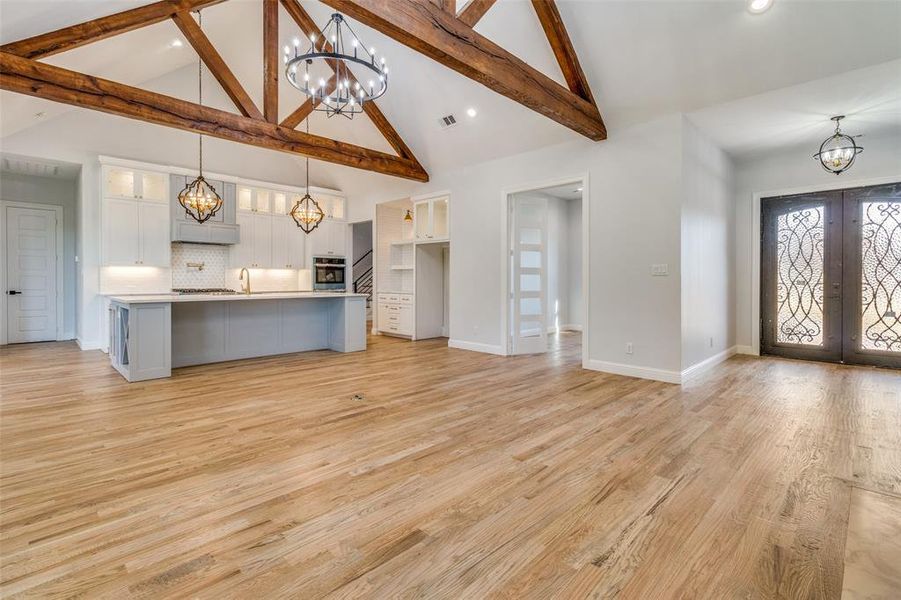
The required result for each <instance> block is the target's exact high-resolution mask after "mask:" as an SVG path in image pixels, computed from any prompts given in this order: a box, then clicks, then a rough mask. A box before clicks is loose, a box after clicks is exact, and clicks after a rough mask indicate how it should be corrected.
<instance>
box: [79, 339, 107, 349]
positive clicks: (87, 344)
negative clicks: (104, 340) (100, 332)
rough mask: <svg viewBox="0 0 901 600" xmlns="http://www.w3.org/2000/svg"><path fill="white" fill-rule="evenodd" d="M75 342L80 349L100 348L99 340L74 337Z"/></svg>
mask: <svg viewBox="0 0 901 600" xmlns="http://www.w3.org/2000/svg"><path fill="white" fill-rule="evenodd" d="M75 343H76V344H78V347H79V348H80V349H81V350H101V349H102V346H101V345H100V342H86V341H84V340H83V339H81V338H75Z"/></svg>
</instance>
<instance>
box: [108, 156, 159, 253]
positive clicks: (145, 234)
mask: <svg viewBox="0 0 901 600" xmlns="http://www.w3.org/2000/svg"><path fill="white" fill-rule="evenodd" d="M103 183H104V186H103V190H104V194H105V196H104V198H103V201H102V203H101V209H100V210H101V216H100V220H101V238H100V248H101V262H102V264H103V265H111V266H112V265H118V266H128V265H132V266H133V265H143V266H154V267H169V266H171V265H170V239H169V224H170V223H169V222H170V216H169V202H168V200H169V176H168V175H167V174H164V173H154V172H150V171H138V170H135V169H128V168H121V167H111V166H105V167H104V168H103Z"/></svg>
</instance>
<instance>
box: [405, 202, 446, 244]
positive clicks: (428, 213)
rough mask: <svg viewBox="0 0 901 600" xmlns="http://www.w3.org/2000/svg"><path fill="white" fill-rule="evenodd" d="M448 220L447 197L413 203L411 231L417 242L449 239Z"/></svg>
mask: <svg viewBox="0 0 901 600" xmlns="http://www.w3.org/2000/svg"><path fill="white" fill-rule="evenodd" d="M449 220H450V219H449V214H448V198H447V196H441V197H437V198H428V199H425V200H419V201H417V202H414V203H413V230H414V233H415V236H416V240H417V241H443V240H447V239H449V237H450V236H449V233H450V230H449V227H448V223H449Z"/></svg>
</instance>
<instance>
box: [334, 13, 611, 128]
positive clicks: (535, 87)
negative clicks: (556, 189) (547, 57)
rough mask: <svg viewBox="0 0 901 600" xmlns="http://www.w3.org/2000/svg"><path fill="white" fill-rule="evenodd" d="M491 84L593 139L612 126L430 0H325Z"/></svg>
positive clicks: (593, 108)
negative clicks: (606, 125) (607, 125)
mask: <svg viewBox="0 0 901 600" xmlns="http://www.w3.org/2000/svg"><path fill="white" fill-rule="evenodd" d="M323 2H324V3H325V4H327V5H328V6H330V7H332V8H334V9H335V10H337V11H340V12H342V13H344V14H345V15H347V16H349V17H351V18H352V19H356V20H357V21H360V22H361V23H363V24H365V25H368V26H369V27H372V28H374V29H377V30H378V31H380V32H382V33H383V34H385V35H387V36H388V37H390V38H392V39H394V40H395V41H397V42H400V43H401V44H404V45H405V46H408V47H410V48H412V49H414V50H416V51H417V52H420V53H422V54H424V55H426V56H428V57H430V58H432V59H433V60H436V61H437V62H439V63H441V64H443V65H444V66H446V67H448V68H450V69H453V70H454V71H457V72H458V73H460V74H462V75H465V76H466V77H469V78H470V79H472V80H474V81H477V82H479V83H481V84H483V85H485V86H486V87H488V88H489V89H491V90H493V91H495V92H497V93H499V94H501V95H503V96H506V97H507V98H510V99H511V100H515V101H516V102H519V103H520V104H522V105H523V106H526V107H528V108H531V109H532V110H534V111H536V112H538V113H540V114H543V115H544V116H546V117H548V118H550V119H553V120H554V121H556V122H558V123H560V124H561V125H564V126H566V127H569V128H570V129H572V130H573V131H576V132H578V133H580V134H582V135H584V136H586V137H588V138H590V139H592V140H595V141H597V140H603V139H606V137H607V129H606V127H605V126H604V121H603V119H601V114H600V112H599V111H598V108H597V106H595V105H594V104H592V103H591V102H588V101H587V100H585V99H583V98H581V97H579V96H577V95H576V94H574V93H572V92H571V91H570V90H568V89H567V88H565V87H563V86H562V85H560V84H559V83H557V82H556V81H554V80H553V79H551V78H550V77H548V76H547V75H545V74H543V73H541V72H540V71H538V70H537V69H535V68H533V67H530V66H529V65H527V64H526V63H525V62H523V61H522V60H520V59H519V58H517V57H516V56H514V55H513V54H511V53H509V52H507V51H506V50H504V49H503V48H501V47H500V46H498V45H497V44H495V43H494V42H492V41H491V40H489V39H488V38H486V37H484V36H482V35H480V34H478V33H477V32H475V31H474V30H473V29H472V27H469V26H468V25H466V24H465V23H464V22H463V21H461V20H460V19H458V18H456V17H455V16H454V15H451V14H448V13H446V12H444V11H443V10H441V9H440V8H438V7H436V6H435V5H434V4H433V3H432V2H431V1H430V0H323Z"/></svg>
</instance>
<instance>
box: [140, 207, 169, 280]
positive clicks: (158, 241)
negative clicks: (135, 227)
mask: <svg viewBox="0 0 901 600" xmlns="http://www.w3.org/2000/svg"><path fill="white" fill-rule="evenodd" d="M169 223H170V219H169V207H168V206H167V205H166V204H163V203H161V202H138V224H139V237H140V247H141V257H140V259H139V260H140V261H141V264H142V265H153V266H157V267H169V266H171V261H170V250H171V240H170V239H169Z"/></svg>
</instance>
